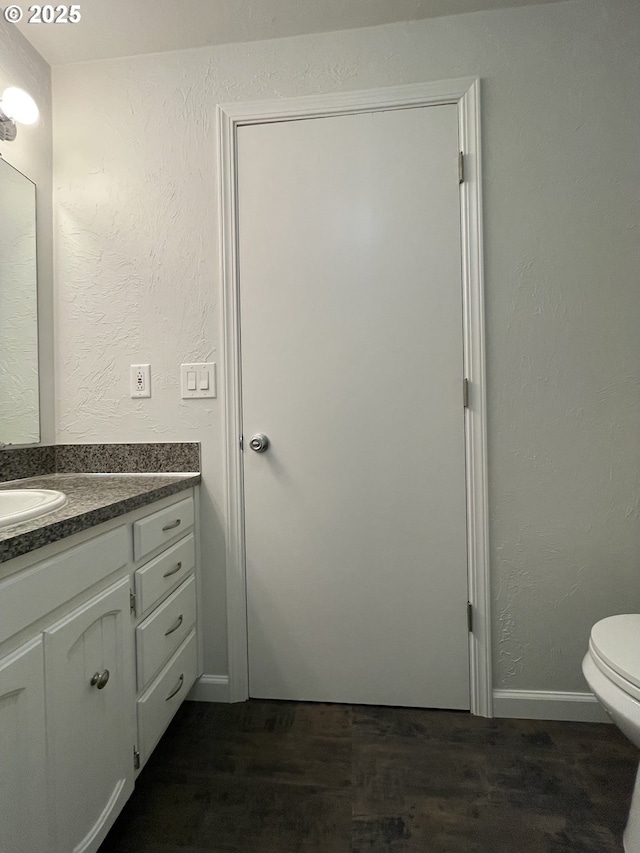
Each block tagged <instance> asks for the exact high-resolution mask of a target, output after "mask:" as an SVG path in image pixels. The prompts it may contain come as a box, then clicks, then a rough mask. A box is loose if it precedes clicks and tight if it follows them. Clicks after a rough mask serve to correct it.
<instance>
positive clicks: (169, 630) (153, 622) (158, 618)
mask: <svg viewBox="0 0 640 853" xmlns="http://www.w3.org/2000/svg"><path fill="white" fill-rule="evenodd" d="M195 621H196V581H195V578H194V576H193V575H191V577H190V578H188V579H187V580H186V581H185V582H184V583H183V584H182V585H181V586H179V587H178V589H177V590H176V591H175V592H174V593H172V594H171V595H170V596H169V598H167V600H166V601H165V602H163V603H162V604H161V605H160V607H158V608H157V610H154V611H153V613H152V614H151V616H149V617H147V619H145V620H144V622H142V624H141V625H138V627H137V628H136V657H137V663H138V690H142V688H143V687H144V686H145V685H146V684H147V683H148V682H149V681H151V679H152V678H153V676H154V675H155V674H156V672H157V671H158V670H159V669H160V667H161V666H162V665H163V664H164V663H165V661H167V660H168V659H169V657H171V655H172V654H173V653H174V652H175V650H176V649H177V648H178V646H179V645H180V643H181V642H182V641H183V640H184V638H185V637H186V636H187V634H188V633H189V631H190V630H191V629H192V628H193V626H194V624H195Z"/></svg>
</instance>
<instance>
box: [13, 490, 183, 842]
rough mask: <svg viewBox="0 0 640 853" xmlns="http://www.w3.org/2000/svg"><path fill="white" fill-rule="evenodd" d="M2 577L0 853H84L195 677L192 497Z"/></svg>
mask: <svg viewBox="0 0 640 853" xmlns="http://www.w3.org/2000/svg"><path fill="white" fill-rule="evenodd" d="M2 569H3V572H2V579H0V754H1V755H2V761H1V762H0V850H2V851H3V853H71V851H78V853H80V851H86V853H92V851H95V850H97V849H98V847H99V846H100V843H101V842H102V840H103V839H104V837H105V835H106V833H107V832H108V830H109V828H110V826H111V825H112V823H113V821H114V820H115V818H116V816H117V815H118V813H119V812H120V810H121V808H122V806H123V805H124V803H125V802H126V800H127V798H128V797H129V796H130V794H131V792H132V791H133V788H134V784H135V776H136V773H137V772H138V770H139V768H140V767H141V766H142V765H143V764H144V762H145V761H146V760H147V759H148V757H149V755H150V754H151V752H152V750H153V748H154V746H155V745H156V743H157V742H158V740H159V738H160V737H161V735H162V733H163V732H164V730H165V729H166V727H167V725H168V724H169V722H170V720H171V718H172V717H173V715H174V714H175V712H176V710H177V709H178V707H179V705H180V704H181V702H182V701H183V700H184V698H185V696H186V694H187V692H188V691H189V688H190V687H191V686H192V684H193V682H194V681H195V679H196V677H197V675H198V674H199V672H200V670H199V665H198V641H197V632H196V608H197V595H196V590H197V573H196V528H195V509H194V492H193V489H189V490H188V491H186V492H184V491H183V492H181V493H179V494H176V495H173V496H171V497H169V498H165V499H163V500H162V501H160V502H158V503H156V504H151V505H150V506H147V507H144V508H141V509H138V510H136V511H134V512H132V513H129V514H128V515H125V516H122V517H120V518H117V519H112V520H111V521H109V522H107V523H105V524H100V525H98V526H97V527H94V528H92V529H91V530H85V531H82V533H79V534H76V535H74V536H71V537H69V539H65V540H62V541H60V542H56V543H55V544H53V545H47V546H45V547H43V548H38V549H37V550H36V551H34V552H32V554H25V555H23V556H21V557H19V558H16V559H15V560H11V561H9V562H7V563H5V564H3V566H2Z"/></svg>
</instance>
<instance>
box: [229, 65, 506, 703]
mask: <svg viewBox="0 0 640 853" xmlns="http://www.w3.org/2000/svg"><path fill="white" fill-rule="evenodd" d="M440 104H455V105H457V108H458V134H459V139H458V143H459V150H460V151H461V152H462V154H463V157H462V162H463V166H464V180H463V181H462V183H461V184H460V228H461V250H462V286H463V291H462V293H463V299H462V303H463V304H462V316H463V349H464V355H463V366H464V375H465V376H466V377H467V378H468V380H469V393H468V405H467V407H466V409H465V410H464V417H465V479H466V483H465V485H466V494H467V498H466V500H467V572H468V596H469V601H470V602H471V604H472V607H473V631H472V632H470V633H469V683H470V709H471V713H472V714H475V715H478V716H483V717H491V716H493V697H492V678H491V631H490V584H489V550H488V549H489V536H488V514H487V506H488V504H487V444H486V380H485V345H484V281H483V253H482V174H481V159H480V81H479V79H477V78H463V79H457V80H445V81H441V82H437V83H421V84H413V85H408V86H393V87H389V88H384V89H370V90H365V91H359V92H336V93H330V94H326V95H311V96H307V97H299V98H286V99H279V100H271V101H257V102H239V103H232V104H220V105H218V107H217V110H216V113H217V115H216V118H217V130H218V175H219V227H220V248H221V252H220V276H221V281H222V306H221V307H222V310H221V329H220V332H221V350H222V354H223V358H224V375H223V382H222V384H223V396H222V413H223V418H224V424H225V427H224V430H223V434H222V439H223V459H224V483H225V516H226V521H225V534H226V582H227V648H228V667H229V701H231V702H242V701H244V700H245V699H248V698H249V662H248V656H247V589H246V552H245V536H244V485H243V482H244V481H243V460H242V451H241V446H240V442H241V432H242V383H241V369H240V302H239V296H240V290H239V288H240V281H239V272H238V216H237V166H238V163H237V149H236V132H237V128H238V127H240V126H242V125H250V124H264V123H266V122H279V121H295V120H296V119H303V118H322V117H327V116H336V115H346V114H355V113H361V112H372V111H378V110H389V109H408V108H411V107H426V106H436V105H440ZM461 395H462V390H461ZM461 405H462V403H461Z"/></svg>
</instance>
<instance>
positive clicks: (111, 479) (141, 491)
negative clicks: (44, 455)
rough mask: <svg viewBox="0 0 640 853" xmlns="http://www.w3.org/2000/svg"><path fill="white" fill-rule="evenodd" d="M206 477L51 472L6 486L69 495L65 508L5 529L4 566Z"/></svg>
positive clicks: (0, 540) (0, 553) (1, 535)
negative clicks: (49, 490) (50, 490)
mask: <svg viewBox="0 0 640 853" xmlns="http://www.w3.org/2000/svg"><path fill="white" fill-rule="evenodd" d="M199 482H200V474H193V473H180V474H173V473H163V474H148V473H147V474H46V475H44V476H40V477H30V478H28V479H23V480H13V481H11V482H5V483H0V489H2V490H4V489H29V488H31V489H57V490H58V491H61V492H64V493H65V495H66V496H67V498H68V500H67V503H66V504H65V505H64V506H63V507H61V508H60V509H57V510H54V511H53V512H50V513H47V514H46V515H42V516H40V518H34V519H32V520H31V521H24V522H22V523H21V524H13V525H11V526H9V527H0V563H2V562H5V561H7V560H11V559H13V558H14V557H19V556H20V555H21V554H27V553H28V552H29V551H34V550H35V549H36V548H40V547H42V546H43V545H48V544H49V543H50V542H57V541H58V540H60V539H64V538H65V537H67V536H71V535H72V534H73V533H78V532H79V531H81V530H86V529H87V528H89V527H94V526H95V525H96V524H101V523H102V522H103V521H108V520H109V519H111V518H117V517H118V516H120V515H124V514H125V513H127V512H131V511H132V510H134V509H138V508H139V507H141V506H145V505H146V504H150V503H153V502H154V501H157V500H160V499H161V498H166V497H169V496H170V495H174V494H176V493H177V492H181V491H184V490H185V489H189V488H191V487H192V486H195V485H197V484H198V483H199Z"/></svg>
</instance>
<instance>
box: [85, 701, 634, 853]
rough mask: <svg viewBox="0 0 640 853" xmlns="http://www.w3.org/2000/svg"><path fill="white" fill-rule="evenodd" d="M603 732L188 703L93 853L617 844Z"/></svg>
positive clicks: (616, 776) (593, 847)
mask: <svg viewBox="0 0 640 853" xmlns="http://www.w3.org/2000/svg"><path fill="white" fill-rule="evenodd" d="M638 758H639V755H638V752H637V750H636V749H635V748H634V747H633V746H632V745H631V744H630V743H628V741H627V740H626V739H625V738H624V737H623V736H622V735H621V734H620V733H619V732H618V730H617V729H616V728H615V727H614V726H610V725H595V724H585V723H581V724H578V723H550V722H532V721H523V720H484V719H480V718H478V717H471V716H469V715H468V714H464V713H460V712H448V711H422V710H412V709H405V708H377V707H363V706H350V705H320V704H307V703H295V702H267V701H256V700H252V701H250V702H246V703H243V704H239V705H217V704H203V703H192V702H187V703H185V705H184V706H183V707H182V709H181V710H180V712H179V713H178V715H177V717H176V719H175V720H174V722H173V723H172V725H171V727H170V728H169V730H168V731H167V733H166V735H165V737H164V738H163V740H162V741H161V742H160V744H159V745H158V747H157V748H156V751H155V752H154V754H153V755H152V757H151V759H150V761H149V763H148V765H147V767H146V768H145V769H144V770H143V771H142V773H141V774H140V777H139V779H138V782H137V785H136V790H135V792H134V794H133V796H132V797H131V799H130V800H129V802H128V803H127V805H126V806H125V809H124V811H123V813H122V815H121V816H120V818H119V819H118V821H117V823H116V824H115V826H114V827H113V829H112V830H111V832H110V834H109V836H108V837H107V839H106V840H105V842H104V844H103V846H102V847H101V848H100V853H205V851H206V853H210V851H221V853H222V852H223V851H225V853H226V851H239V853H254V852H255V853H298V851H300V853H364V851H375V853H386V851H389V853H398V851H403V853H405V851H416V853H417V851H420V853H620V851H622V840H621V839H622V831H623V829H624V823H625V820H626V814H627V810H628V807H629V798H630V794H631V789H632V785H633V781H634V777H635V771H636V767H637V764H638Z"/></svg>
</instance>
